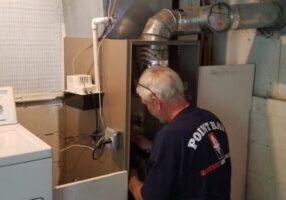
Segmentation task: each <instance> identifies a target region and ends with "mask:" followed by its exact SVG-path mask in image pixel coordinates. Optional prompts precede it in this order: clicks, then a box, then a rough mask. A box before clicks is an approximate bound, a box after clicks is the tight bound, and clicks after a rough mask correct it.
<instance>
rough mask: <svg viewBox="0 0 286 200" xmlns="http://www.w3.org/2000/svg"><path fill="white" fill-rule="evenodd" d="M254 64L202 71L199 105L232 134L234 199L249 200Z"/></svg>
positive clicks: (209, 68) (200, 71) (201, 68)
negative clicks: (248, 156) (250, 115)
mask: <svg viewBox="0 0 286 200" xmlns="http://www.w3.org/2000/svg"><path fill="white" fill-rule="evenodd" d="M253 75H254V65H230V66H203V67H200V68H199V80H198V99H197V101H198V106H200V107H202V108H206V109H208V110H210V111H212V112H214V113H215V114H216V115H217V116H218V117H219V118H220V119H221V120H222V122H223V123H224V125H225V127H226V130H227V133H228V135H229V142H230V153H231V160H232V190H231V191H232V200H244V199H245V179H246V166H247V146H248V123H249V112H250V108H251V98H252V86H253Z"/></svg>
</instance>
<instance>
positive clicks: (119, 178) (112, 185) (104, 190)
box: [54, 171, 128, 200]
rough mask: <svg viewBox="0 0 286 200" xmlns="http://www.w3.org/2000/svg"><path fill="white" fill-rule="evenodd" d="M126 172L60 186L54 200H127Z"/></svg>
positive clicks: (56, 189)
mask: <svg viewBox="0 0 286 200" xmlns="http://www.w3.org/2000/svg"><path fill="white" fill-rule="evenodd" d="M127 191H128V189H127V171H120V172H115V173H111V174H107V175H104V176H99V177H95V178H90V179H86V180H83V181H77V182H74V183H69V184H65V185H60V186H57V187H55V189H54V200H79V199H80V200H112V199H116V200H127Z"/></svg>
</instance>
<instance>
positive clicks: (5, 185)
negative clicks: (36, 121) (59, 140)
mask: <svg viewBox="0 0 286 200" xmlns="http://www.w3.org/2000/svg"><path fill="white" fill-rule="evenodd" d="M0 199H1V200H52V151H51V147H50V146H49V145H47V144H46V143H45V142H43V141H42V140H41V139H39V138H38V137H37V136H36V135H34V134H33V133H31V132H30V131H29V130H27V129H26V128H24V127H23V126H22V125H21V124H19V123H18V122H17V116H16V108H15V102H14V96H13V90H12V88H11V87H0Z"/></svg>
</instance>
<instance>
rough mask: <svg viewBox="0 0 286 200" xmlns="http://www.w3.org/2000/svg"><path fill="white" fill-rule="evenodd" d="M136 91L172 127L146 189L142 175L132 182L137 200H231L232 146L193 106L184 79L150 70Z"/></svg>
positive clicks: (159, 144)
mask: <svg viewBox="0 0 286 200" xmlns="http://www.w3.org/2000/svg"><path fill="white" fill-rule="evenodd" d="M136 91H137V93H138V94H139V96H140V97H141V100H142V102H143V103H144V104H145V105H146V106H147V108H148V110H149V112H150V113H151V114H152V115H153V116H155V117H156V118H158V119H159V120H160V121H161V122H166V123H167V125H166V126H164V127H163V128H162V129H161V130H160V131H159V132H158V133H157V134H156V136H155V139H154V141H153V144H152V149H151V154H150V158H149V161H148V168H147V176H146V179H145V181H144V183H142V182H141V181H140V180H139V179H138V177H137V176H136V173H135V175H131V177H130V180H129V190H130V191H131V193H132V194H133V196H134V198H135V199H136V200H141V199H144V200H169V199H170V200H173V199H179V200H229V199H230V176H231V165H230V157H229V146H228V139H227V135H226V132H225V128H224V126H223V124H222V123H221V122H220V120H219V119H218V118H217V117H216V116H215V115H214V114H212V113H211V112H209V111H206V110H203V109H200V108H197V107H193V106H191V105H189V103H188V102H187V100H186V99H185V98H184V91H183V84H182V81H181V79H180V78H179V76H178V75H177V74H176V73H175V72H174V71H173V70H171V69H170V68H168V67H163V66H154V67H151V68H148V69H146V70H145V71H144V72H143V74H142V75H141V77H140V79H139V82H138V85H137V88H136ZM147 144H148V143H147ZM143 146H144V145H143ZM145 146H148V145H146V142H145Z"/></svg>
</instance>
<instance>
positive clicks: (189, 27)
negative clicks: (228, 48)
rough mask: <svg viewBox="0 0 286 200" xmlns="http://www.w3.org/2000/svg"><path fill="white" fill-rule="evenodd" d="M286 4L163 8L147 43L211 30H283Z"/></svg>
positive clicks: (152, 22)
mask: <svg viewBox="0 0 286 200" xmlns="http://www.w3.org/2000/svg"><path fill="white" fill-rule="evenodd" d="M285 12H286V9H285V5H282V4H279V3H277V2H265V3H248V4H238V5H231V6H230V5H228V4H226V3H222V2H221V3H216V4H213V5H211V6H203V7H187V8H184V9H181V10H170V9H162V10H160V11H159V12H158V13H157V14H155V15H154V16H153V17H151V18H150V19H149V20H148V21H147V23H146V25H145V28H144V30H143V33H142V36H141V38H142V39H144V40H154V41H156V40H159V41H160V40H169V39H171V38H172V36H174V35H189V34H193V33H200V32H202V31H206V30H210V31H216V32H224V31H228V30H229V29H246V28H258V29H263V28H265V29H269V30H279V29H280V28H282V27H283V26H284V24H285V15H286V14H285Z"/></svg>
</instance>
